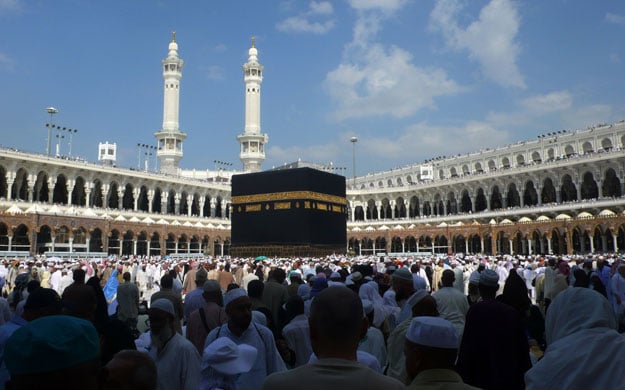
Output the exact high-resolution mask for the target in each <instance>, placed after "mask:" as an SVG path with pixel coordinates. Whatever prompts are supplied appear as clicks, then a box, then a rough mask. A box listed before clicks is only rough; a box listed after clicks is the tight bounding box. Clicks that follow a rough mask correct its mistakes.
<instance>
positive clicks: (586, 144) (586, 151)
mask: <svg viewBox="0 0 625 390" xmlns="http://www.w3.org/2000/svg"><path fill="white" fill-rule="evenodd" d="M582 151H583V153H584V154H589V153H593V152H594V151H595V150H594V148H593V147H592V144H591V143H590V142H589V141H586V142H584V143H583V144H582Z"/></svg>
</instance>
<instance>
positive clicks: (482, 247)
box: [480, 237, 484, 253]
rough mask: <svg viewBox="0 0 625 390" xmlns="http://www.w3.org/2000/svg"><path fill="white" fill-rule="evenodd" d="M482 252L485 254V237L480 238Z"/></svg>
mask: <svg viewBox="0 0 625 390" xmlns="http://www.w3.org/2000/svg"><path fill="white" fill-rule="evenodd" d="M480 251H481V253H484V237H480Z"/></svg>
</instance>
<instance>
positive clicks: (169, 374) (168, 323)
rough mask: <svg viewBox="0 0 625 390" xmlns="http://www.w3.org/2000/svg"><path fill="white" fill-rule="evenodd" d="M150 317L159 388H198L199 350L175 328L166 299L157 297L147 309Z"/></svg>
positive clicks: (169, 303)
mask: <svg viewBox="0 0 625 390" xmlns="http://www.w3.org/2000/svg"><path fill="white" fill-rule="evenodd" d="M148 316H149V318H150V338H151V342H150V349H149V351H148V353H149V354H150V356H152V358H153V359H154V361H155V362H156V370H157V371H158V389H159V390H161V389H162V390H166V389H185V390H186V389H189V390H191V389H198V388H199V386H200V354H199V353H198V352H197V349H195V346H194V345H193V344H192V343H191V342H190V341H189V340H187V339H185V338H184V337H183V336H181V335H180V334H178V333H177V332H176V330H175V326H174V321H175V318H176V311H175V310H174V305H172V303H171V302H170V301H169V300H167V299H165V298H161V299H157V300H155V301H154V302H152V304H151V305H150V309H149V310H148Z"/></svg>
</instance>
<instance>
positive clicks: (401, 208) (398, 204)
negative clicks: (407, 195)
mask: <svg viewBox="0 0 625 390" xmlns="http://www.w3.org/2000/svg"><path fill="white" fill-rule="evenodd" d="M395 218H406V202H405V201H404V198H402V197H401V196H400V197H399V198H397V199H396V200H395Z"/></svg>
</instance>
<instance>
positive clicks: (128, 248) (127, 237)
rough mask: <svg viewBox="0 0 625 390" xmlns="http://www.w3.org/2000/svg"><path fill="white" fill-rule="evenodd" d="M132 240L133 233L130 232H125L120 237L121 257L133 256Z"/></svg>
mask: <svg viewBox="0 0 625 390" xmlns="http://www.w3.org/2000/svg"><path fill="white" fill-rule="evenodd" d="M134 238H135V233H134V232H133V231H132V230H127V231H126V233H124V236H123V237H122V240H123V241H122V243H121V244H122V255H134V254H135V253H133V252H134V242H133V241H134Z"/></svg>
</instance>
